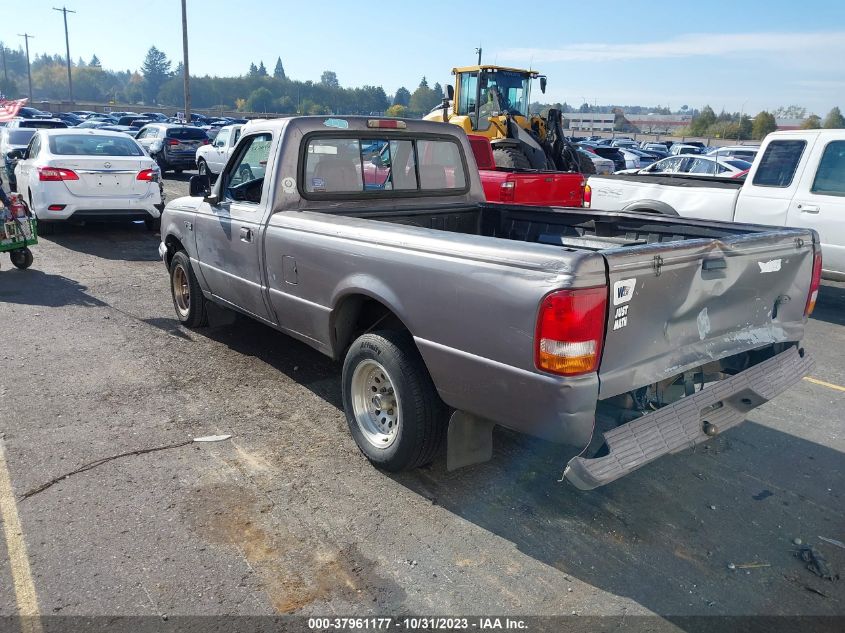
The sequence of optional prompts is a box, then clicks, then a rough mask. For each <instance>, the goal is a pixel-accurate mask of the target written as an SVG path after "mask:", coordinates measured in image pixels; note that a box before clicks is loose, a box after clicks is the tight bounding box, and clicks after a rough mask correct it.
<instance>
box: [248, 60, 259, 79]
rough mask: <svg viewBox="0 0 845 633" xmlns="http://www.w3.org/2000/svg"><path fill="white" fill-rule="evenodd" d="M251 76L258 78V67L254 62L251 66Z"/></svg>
mask: <svg viewBox="0 0 845 633" xmlns="http://www.w3.org/2000/svg"><path fill="white" fill-rule="evenodd" d="M249 76H250V77H258V66H256V65H255V63H254V62H253V63H251V64H250V65H249Z"/></svg>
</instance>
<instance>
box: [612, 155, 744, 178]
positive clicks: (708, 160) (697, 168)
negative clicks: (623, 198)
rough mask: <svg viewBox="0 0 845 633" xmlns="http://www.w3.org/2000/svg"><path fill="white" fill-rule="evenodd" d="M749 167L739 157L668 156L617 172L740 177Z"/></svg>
mask: <svg viewBox="0 0 845 633" xmlns="http://www.w3.org/2000/svg"><path fill="white" fill-rule="evenodd" d="M749 169H751V163H749V162H748V161H745V160H742V159H740V158H719V159H718V160H717V159H716V157H715V156H698V155H693V156H687V155H683V154H682V155H680V156H670V157H669V158H664V159H663V160H659V161H657V162H656V163H652V164H651V165H649V166H648V167H643V168H642V169H624V170H622V171H618V172H616V173H617V174H695V175H697V176H719V177H720V178H740V177H742V176H744V175H745V174H746V173H747V172H748V170H749Z"/></svg>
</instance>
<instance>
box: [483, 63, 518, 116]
mask: <svg viewBox="0 0 845 633" xmlns="http://www.w3.org/2000/svg"><path fill="white" fill-rule="evenodd" d="M529 85H530V79H529V78H528V77H526V76H525V75H524V74H523V73H518V72H514V71H510V70H496V71H487V72H485V73H484V74H483V75H482V76H481V103H482V105H483V104H484V103H485V102H492V103H493V107H494V108H495V107H496V106H495V102H496V100H497V99H498V102H499V107H498V108H497V109H498V110H499V111H500V112H510V113H512V114H521V115H522V116H525V117H527V116H528V98H529V94H528V87H529Z"/></svg>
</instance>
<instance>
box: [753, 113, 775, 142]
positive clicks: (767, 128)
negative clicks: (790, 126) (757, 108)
mask: <svg viewBox="0 0 845 633" xmlns="http://www.w3.org/2000/svg"><path fill="white" fill-rule="evenodd" d="M776 129H778V124H777V123H776V122H775V116H774V115H773V114H771V113H770V112H766V111H765V110H763V111H762V112H758V113H757V116H755V117H754V122H753V123H752V124H751V136H752V137H753V138H755V139H757V140H762V139H764V138H765V137H766V136H767V135H768V134H771V133H772V132H774V131H775V130H776Z"/></svg>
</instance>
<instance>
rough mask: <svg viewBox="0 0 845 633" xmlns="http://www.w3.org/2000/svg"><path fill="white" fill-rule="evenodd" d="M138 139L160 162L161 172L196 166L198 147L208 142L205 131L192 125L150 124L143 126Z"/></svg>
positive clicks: (178, 172) (178, 170)
mask: <svg viewBox="0 0 845 633" xmlns="http://www.w3.org/2000/svg"><path fill="white" fill-rule="evenodd" d="M136 138H137V139H138V142H139V143H140V144H141V145H142V146H143V148H144V149H145V150H146V151H147V153H148V154H149V155H150V156H152V157H153V158H154V159H155V161H156V162H157V163H158V166H159V168H160V169H161V173H162V174H164V173H165V172H167V171H170V170H173V171H175V172H176V173H177V174H180V173H182V171H183V170H185V169H194V168H195V167H196V154H197V149H199V148H200V147H201V146H203V145H207V144H208V135H207V134H206V133H205V131H204V130H201V129H200V128H198V127H193V126H189V125H174V124H172V123H150V124H149V125H145V126H144V127H143V128H141V131H140V132H138V135H137V136H136Z"/></svg>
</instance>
